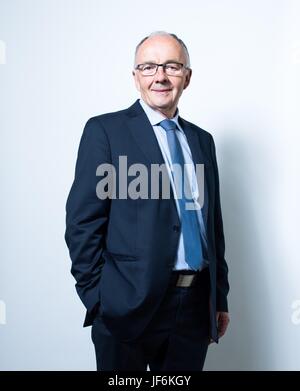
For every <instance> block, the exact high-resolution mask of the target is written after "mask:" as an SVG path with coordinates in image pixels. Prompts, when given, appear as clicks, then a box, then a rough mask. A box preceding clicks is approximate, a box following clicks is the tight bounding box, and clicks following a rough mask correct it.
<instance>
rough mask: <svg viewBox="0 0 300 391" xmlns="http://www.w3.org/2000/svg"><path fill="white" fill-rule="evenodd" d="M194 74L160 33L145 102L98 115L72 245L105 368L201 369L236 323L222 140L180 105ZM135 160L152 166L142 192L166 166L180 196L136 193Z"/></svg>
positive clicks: (145, 82)
mask: <svg viewBox="0 0 300 391" xmlns="http://www.w3.org/2000/svg"><path fill="white" fill-rule="evenodd" d="M191 75H192V71H191V69H190V60H189V54H188V50H187V48H186V46H185V44H184V43H183V42H182V41H181V40H180V39H179V38H178V37H177V36H176V35H174V34H169V33H165V32H156V33H152V34H151V35H150V36H149V37H146V38H145V39H143V40H142V41H141V42H140V43H139V45H138V46H137V49H136V53H135V66H134V70H133V76H134V80H135V84H136V87H137V89H138V91H139V92H140V95H141V99H140V100H138V101H136V102H135V103H134V104H133V105H132V106H131V107H129V108H128V109H126V110H122V111H118V112H115V113H109V114H104V115H100V116H98V117H93V118H91V119H90V120H89V121H88V122H87V124H86V126H85V129H84V133H83V136H82V139H81V142H80V147H79V152H78V159H77V164H76V172H75V179H74V183H73V185H72V188H71V191H70V194H69V198H68V201H67V207H66V209H67V218H66V222H67V229H66V236H65V237H66V242H67V245H68V247H69V250H70V256H71V259H72V269H71V272H72V274H73V275H74V277H75V279H76V281H77V284H76V289H77V292H78V294H79V296H80V298H81V300H82V302H83V303H84V305H85V307H86V308H87V315H86V319H85V323H84V326H88V325H92V340H93V342H94V345H95V350H96V358H97V369H98V370H146V369H147V365H149V367H150V370H198V371H199V370H202V368H203V365H204V360H205V356H206V353H207V348H208V345H209V343H210V342H211V341H214V342H218V338H219V337H221V336H222V335H223V334H224V333H225V331H226V328H227V325H228V322H229V316H228V308H227V298H226V297H227V294H228V291H229V285H228V280H227V272H228V268H227V264H226V262H225V259H224V250H225V246H224V235H223V225H222V217H221V206H220V196H219V179H218V170H217V162H216V155H215V147H214V142H213V139H212V136H211V135H210V134H209V133H207V132H206V131H204V130H202V129H200V128H199V127H197V126H196V125H193V124H191V123H189V122H187V121H185V120H183V119H182V118H181V117H179V115H178V109H177V104H178V101H179V98H180V96H181V94H182V92H183V90H184V89H186V88H187V86H188V85H189V83H190V80H191ZM120 157H122V158H123V160H121V159H120ZM125 162H126V165H127V167H131V168H136V167H137V166H136V165H137V164H138V165H139V167H140V166H141V165H142V166H143V167H145V168H146V171H147V173H149V175H148V176H146V177H145V176H144V178H146V180H144V181H143V182H141V183H140V186H144V185H149V186H148V190H149V189H151V190H155V189H154V187H155V186H154V184H153V183H152V182H151V181H152V179H153V178H152V176H151V175H150V171H151V169H152V168H153V167H154V166H155V165H156V167H157V165H159V167H165V168H166V170H165V172H164V173H165V174H166V175H165V176H164V178H166V177H167V178H168V181H169V184H170V189H171V190H170V197H165V196H164V194H162V190H161V189H160V190H158V196H156V197H151V194H152V192H150V190H149V191H148V195H149V194H150V196H149V197H146V196H145V194H143V195H141V193H139V191H140V190H141V189H139V188H138V186H136V192H135V195H133V196H132V194H131V196H130V194H129V193H130V191H129V187H130V184H129V178H128V177H129V176H130V175H131V176H132V175H133V174H132V171H131V174H130V173H129V170H128V173H127V167H125V168H124V164H125ZM199 165H204V174H205V175H204V180H203V181H199V180H198V181H197V178H198V177H197V175H196V166H199ZM175 166H177V168H178V167H179V168H180V172H181V174H180V175H181V177H180V176H177V177H176V176H175V175H174V173H175V171H176V170H175ZM188 166H189V167H190V169H186V167H188ZM104 171H106V174H107V175H104ZM133 171H134V170H133ZM135 171H137V170H135ZM142 171H143V170H142ZM161 173H163V170H162V171H161ZM162 176H163V175H162ZM136 177H137V174H136ZM108 178H110V179H108ZM178 178H179V179H180V180H178ZM181 179H182V181H181ZM105 180H106V181H107V182H105ZM101 181H102V182H101ZM103 181H104V182H103ZM103 183H106V186H103ZM183 183H184V186H185V187H184V190H187V191H186V192H185V191H181V190H183ZM159 184H160V185H162V184H163V181H162V178H161V177H160V179H159ZM131 185H132V184H131ZM124 186H125V190H126V189H127V186H128V192H126V193H125V196H124ZM180 186H181V187H180ZM105 191H107V193H105ZM131 193H132V192H131ZM186 193H187V195H186ZM201 194H204V202H203V203H201V204H202V205H200V203H199V199H200V198H201V197H200V195H201ZM105 195H106V196H105ZM112 195H114V196H112ZM137 195H140V196H137ZM188 201H189V202H188ZM188 204H189V205H191V204H192V207H187V205H188ZM200 206H201V208H200Z"/></svg>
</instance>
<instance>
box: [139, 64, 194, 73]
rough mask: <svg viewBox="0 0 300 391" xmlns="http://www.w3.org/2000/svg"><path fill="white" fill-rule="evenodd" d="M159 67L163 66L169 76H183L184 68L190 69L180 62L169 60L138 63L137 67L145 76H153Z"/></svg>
mask: <svg viewBox="0 0 300 391" xmlns="http://www.w3.org/2000/svg"><path fill="white" fill-rule="evenodd" d="M158 67H162V68H163V70H164V72H165V73H166V74H167V75H168V76H182V75H183V70H184V69H189V68H188V67H186V66H185V65H184V64H181V63H180V62H168V63H166V64H154V63H152V62H147V63H145V64H138V65H137V66H136V67H135V69H137V70H138V71H140V72H141V74H142V75H143V76H153V75H155V74H156V72H157V69H158Z"/></svg>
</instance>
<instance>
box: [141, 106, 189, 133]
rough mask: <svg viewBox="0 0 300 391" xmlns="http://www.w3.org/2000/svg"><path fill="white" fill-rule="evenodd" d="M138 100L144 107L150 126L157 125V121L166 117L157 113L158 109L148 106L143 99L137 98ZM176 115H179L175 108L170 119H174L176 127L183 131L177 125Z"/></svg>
mask: <svg viewBox="0 0 300 391" xmlns="http://www.w3.org/2000/svg"><path fill="white" fill-rule="evenodd" d="M139 102H140V105H141V106H142V108H143V109H144V111H145V113H146V115H147V117H148V119H149V121H150V123H151V125H152V126H155V125H159V123H160V122H161V121H163V120H164V119H166V117H164V116H163V115H162V114H161V113H159V112H158V111H155V110H153V109H152V107H150V106H149V105H148V104H147V103H146V102H145V101H144V100H143V99H140V100H139ZM178 117H179V111H178V108H177V109H176V112H175V115H174V117H173V118H170V119H171V120H172V121H174V122H175V123H176V125H177V127H178V129H179V130H180V131H181V132H183V130H182V128H181V126H180V125H179V123H178Z"/></svg>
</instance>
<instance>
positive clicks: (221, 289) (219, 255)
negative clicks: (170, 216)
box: [211, 137, 229, 312]
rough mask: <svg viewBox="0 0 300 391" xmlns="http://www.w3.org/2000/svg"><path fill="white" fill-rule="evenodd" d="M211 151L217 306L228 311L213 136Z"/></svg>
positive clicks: (227, 288)
mask: <svg viewBox="0 0 300 391" xmlns="http://www.w3.org/2000/svg"><path fill="white" fill-rule="evenodd" d="M211 152H212V158H213V166H214V173H215V181H216V182H215V210H214V228H215V247H216V260H217V269H216V271H217V276H216V278H217V281H216V285H217V286H216V288H217V292H216V306H217V308H216V309H217V311H224V312H228V303H227V295H228V292H229V283H228V266H227V263H226V261H225V239H224V232H223V220H222V212H221V201H220V184H219V173H218V165H217V158H216V148H215V143H214V140H213V138H212V137H211Z"/></svg>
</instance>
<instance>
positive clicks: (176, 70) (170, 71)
mask: <svg viewBox="0 0 300 391" xmlns="http://www.w3.org/2000/svg"><path fill="white" fill-rule="evenodd" d="M165 70H166V74H167V75H170V76H173V75H175V76H176V75H181V73H182V65H181V64H177V63H176V62H174V63H173V62H172V63H168V64H166V65H165Z"/></svg>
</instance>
